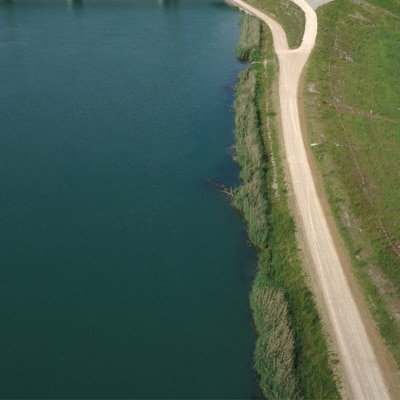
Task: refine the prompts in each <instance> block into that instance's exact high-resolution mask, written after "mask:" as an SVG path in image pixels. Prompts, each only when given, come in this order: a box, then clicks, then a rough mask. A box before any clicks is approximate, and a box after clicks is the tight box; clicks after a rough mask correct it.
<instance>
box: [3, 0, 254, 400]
mask: <svg viewBox="0 0 400 400" xmlns="http://www.w3.org/2000/svg"><path fill="white" fill-rule="evenodd" d="M239 17H240V16H239V14H238V13H236V12H235V11H233V10H231V9H230V8H228V7H226V6H224V5H223V4H222V3H220V2H217V1H208V0H169V1H168V0H164V1H163V2H162V1H161V0H160V1H155V0H154V1H151V0H109V1H105V0H83V1H67V0H65V1H61V0H51V1H50V0H48V1H47V0H43V1H42V0H10V1H7V2H4V1H3V3H1V2H0V77H1V78H0V116H1V125H0V175H1V187H2V189H1V191H0V235H1V237H0V271H1V275H0V276H1V278H0V315H1V329H0V343H1V345H0V346H1V357H0V397H2V398H251V397H254V396H257V393H258V392H257V388H256V382H255V378H254V373H253V370H252V352H253V347H254V341H255V334H254V332H253V329H252V326H251V315H250V313H249V309H248V292H249V290H250V284H251V280H252V277H253V272H254V271H253V270H254V268H255V255H254V253H253V251H252V250H251V249H250V248H249V247H248V244H247V236H246V233H245V227H244V225H243V223H242V221H241V220H240V218H239V216H238V215H236V214H235V212H234V211H233V209H232V208H231V207H230V206H229V202H228V200H227V199H225V198H224V197H223V196H222V195H221V194H220V193H219V192H217V191H216V190H215V189H214V188H213V187H212V186H211V185H210V184H209V183H208V179H213V178H214V179H217V180H219V181H222V182H224V183H226V184H227V185H231V184H236V183H237V179H238V178H237V174H238V172H237V169H236V167H235V165H234V164H233V163H232V157H231V154H230V151H229V146H230V145H231V144H232V141H233V138H232V131H233V113H232V109H231V108H232V102H233V96H234V92H233V86H234V85H235V82H236V78H237V74H238V72H239V71H240V70H241V69H242V66H241V65H240V64H239V63H238V62H237V61H236V59H235V56H234V48H235V45H236V43H237V41H238V38H239V27H238V19H239Z"/></svg>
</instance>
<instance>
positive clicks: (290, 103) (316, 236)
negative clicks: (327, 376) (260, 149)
mask: <svg viewBox="0 0 400 400" xmlns="http://www.w3.org/2000/svg"><path fill="white" fill-rule="evenodd" d="M293 2H294V3H296V4H297V5H298V6H299V7H301V8H302V9H303V11H304V12H305V15H306V29H305V33H304V37H303V41H302V44H301V46H300V47H299V48H298V49H294V50H289V48H288V44H287V40H286V35H285V32H284V31H283V29H282V27H281V26H280V25H279V24H278V23H277V22H275V21H274V20H272V19H271V18H269V17H268V16H267V15H265V14H264V13H262V12H260V11H259V10H257V9H255V8H254V7H251V6H250V5H248V4H246V3H244V2H243V1H241V0H231V3H233V4H234V5H236V6H237V7H239V8H240V9H242V10H244V11H245V12H247V13H249V14H252V15H255V16H257V17H258V18H260V19H261V20H263V21H265V22H266V23H267V24H268V25H269V27H270V29H271V31H272V35H273V39H274V47H275V52H276V54H277V56H278V59H279V97H280V108H281V115H282V129H283V138H284V147H285V154H286V158H287V162H288V169H289V173H290V179H291V182H292V186H293V193H294V196H295V199H296V206H297V211H298V213H299V215H300V220H301V223H302V228H303V231H304V237H305V241H306V245H307V247H308V251H309V253H310V255H311V258H312V262H313V265H312V271H313V274H314V275H315V277H316V282H317V285H318V286H319V291H320V292H321V295H322V298H323V302H324V309H326V311H327V314H328V318H329V323H330V325H331V332H332V336H333V340H334V342H335V345H336V348H337V351H338V356H339V360H340V365H341V370H342V372H343V375H344V377H345V380H346V382H347V385H348V386H349V388H348V389H349V390H350V392H351V393H350V397H352V398H354V399H379V400H384V399H390V394H389V390H388V388H387V385H386V384H385V381H384V378H383V373H382V369H381V367H380V364H379V362H378V360H377V357H376V355H375V353H374V350H373V347H372V345H371V342H370V339H369V337H368V335H367V330H366V327H365V325H364V323H363V320H362V319H361V316H360V311H359V309H358V307H357V304H356V302H355V300H354V297H353V294H352V291H351V289H350V286H349V283H348V281H347V279H346V276H345V273H344V268H343V265H342V261H341V259H340V253H339V251H338V250H337V248H336V245H335V242H334V240H333V237H332V233H331V231H330V228H329V225H328V221H327V218H326V215H325V213H324V210H323V207H322V205H321V201H320V199H319V197H318V194H317V191H316V186H315V183H314V179H313V175H312V172H311V168H310V165H309V161H308V158H307V153H306V148H305V144H304V140H303V136H302V132H301V125H300V118H299V111H298V104H297V101H298V98H297V97H298V89H299V81H300V76H301V73H302V70H303V68H304V66H305V63H306V61H307V59H308V57H309V55H310V53H311V50H312V49H313V47H314V44H315V38H316V34H317V17H316V14H315V12H314V10H313V9H312V8H311V7H310V6H309V5H308V4H307V3H306V1H305V0H293Z"/></svg>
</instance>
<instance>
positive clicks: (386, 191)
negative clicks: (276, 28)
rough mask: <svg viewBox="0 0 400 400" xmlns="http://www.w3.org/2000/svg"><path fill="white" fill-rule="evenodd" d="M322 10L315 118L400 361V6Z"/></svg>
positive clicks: (359, 260)
mask: <svg viewBox="0 0 400 400" xmlns="http://www.w3.org/2000/svg"><path fill="white" fill-rule="evenodd" d="M398 6H399V2H398V0H396V1H386V0H370V1H368V2H367V1H357V2H356V1H347V0H346V1H345V0H335V1H334V2H332V3H330V4H327V5H325V6H324V7H322V8H320V9H318V19H319V25H320V26H321V27H323V29H320V30H319V35H318V37H317V42H316V48H315V50H314V52H313V54H312V57H311V61H310V65H309V68H308V72H307V76H306V80H307V83H306V93H305V95H306V98H307V105H306V111H307V112H306V115H307V116H308V122H309V134H310V141H311V142H314V143H317V144H318V145H317V146H314V147H313V152H314V156H315V159H316V160H317V163H318V166H319V168H320V170H321V172H322V176H323V179H324V184H325V188H326V192H327V194H328V200H329V202H330V204H331V206H332V210H333V213H334V215H335V217H336V220H337V222H338V226H339V228H340V230H341V233H342V234H343V237H344V238H345V240H346V243H347V246H348V249H349V253H350V254H351V256H352V258H353V264H354V266H355V270H356V272H357V275H358V277H359V279H360V282H361V284H362V286H363V288H364V292H365V295H366V296H365V297H366V298H367V299H368V301H369V303H370V308H371V310H372V313H373V314H374V316H375V318H376V320H377V322H378V326H379V328H380V331H381V333H382V336H383V337H384V339H385V341H386V343H387V344H388V345H389V347H390V350H391V352H392V354H393V356H394V357H395V359H396V361H397V363H398V365H400V318H399V315H400V274H399V271H400V224H399V217H398V216H399V214H400V184H399V182H400V173H399V160H400V100H399V93H400V78H399V73H398V71H399V69H400V41H399V32H400V30H399V26H400V8H399V7H398Z"/></svg>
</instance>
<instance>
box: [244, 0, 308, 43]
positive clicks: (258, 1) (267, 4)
mask: <svg viewBox="0 0 400 400" xmlns="http://www.w3.org/2000/svg"><path fill="white" fill-rule="evenodd" d="M246 2H247V3H248V4H250V5H252V6H253V7H256V8H258V9H259V10H261V11H264V12H265V13H267V14H268V15H269V16H271V17H272V18H274V19H275V20H276V21H277V22H279V23H280V24H281V25H282V28H283V29H284V30H285V32H286V37H287V41H288V45H289V47H290V48H296V47H299V46H300V44H301V41H302V39H303V35H304V29H305V16H304V12H303V10H302V9H301V8H300V7H299V6H298V5H297V4H294V3H292V2H291V1H290V0H279V1H276V0H246Z"/></svg>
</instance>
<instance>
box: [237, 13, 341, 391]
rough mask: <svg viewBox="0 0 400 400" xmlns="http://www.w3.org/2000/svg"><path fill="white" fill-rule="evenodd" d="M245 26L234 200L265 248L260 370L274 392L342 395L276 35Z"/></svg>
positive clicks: (259, 281) (256, 301) (259, 302)
mask: <svg viewBox="0 0 400 400" xmlns="http://www.w3.org/2000/svg"><path fill="white" fill-rule="evenodd" d="M241 26H242V36H241V40H240V43H239V45H238V48H237V55H238V57H239V58H240V59H242V60H243V61H250V62H251V65H250V67H249V68H248V69H247V70H246V71H244V72H242V73H241V74H240V76H239V83H238V85H237V94H236V100H235V122H236V129H235V140H236V145H235V148H236V157H237V160H238V162H239V164H240V166H241V174H240V175H241V180H242V185H241V186H240V187H239V188H238V189H237V190H236V192H235V197H234V205H235V207H237V208H238V209H240V210H241V211H242V213H243V215H244V218H245V220H246V222H247V226H248V232H249V237H250V240H251V241H252V243H253V245H254V246H255V247H256V248H257V249H258V251H259V264H258V272H257V276H256V279H255V281H254V284H253V288H252V292H251V295H250V303H251V308H252V310H253V316H254V321H255V325H256V329H257V332H258V335H259V337H258V340H257V344H256V349H255V368H256V370H257V372H258V373H259V376H260V386H261V389H262V391H263V393H264V395H265V396H266V397H267V398H270V399H278V398H279V399H284V398H290V399H295V398H326V399H328V398H329V399H332V398H339V394H338V391H337V388H336V385H335V382H334V378H333V373H332V369H331V366H330V364H329V356H328V350H327V346H326V342H325V339H324V335H323V332H322V327H321V322H320V319H319V317H318V313H317V310H316V307H315V304H314V299H313V296H312V294H311V292H310V290H309V289H308V287H307V284H306V282H305V279H304V276H303V272H302V269H301V265H300V261H299V257H298V249H297V245H296V236H295V224H294V220H293V218H292V217H291V215H290V212H289V207H288V201H287V194H286V189H285V181H284V176H283V171H282V168H281V161H280V156H279V154H280V151H279V140H278V136H277V126H276V119H277V117H276V114H275V111H274V105H273V100H272V99H273V98H274V96H272V93H273V91H274V90H275V91H276V90H277V82H276V80H274V79H275V78H276V69H277V61H276V58H275V56H274V53H273V50H272V37H271V33H270V31H269V30H268V29H267V27H265V25H263V24H260V22H259V21H258V20H257V19H255V18H253V17H248V16H246V17H244V18H243V20H242V23H241ZM264 60H267V68H265V65H264Z"/></svg>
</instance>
